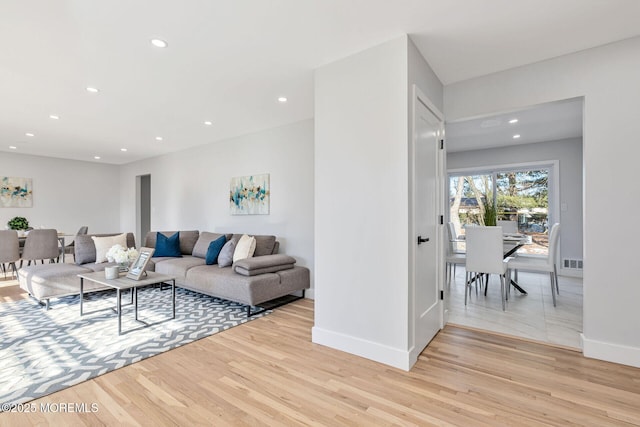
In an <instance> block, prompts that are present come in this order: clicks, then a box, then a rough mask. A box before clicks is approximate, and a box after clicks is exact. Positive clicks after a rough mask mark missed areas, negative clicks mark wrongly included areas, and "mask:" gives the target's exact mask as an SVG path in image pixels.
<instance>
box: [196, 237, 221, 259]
mask: <svg viewBox="0 0 640 427" xmlns="http://www.w3.org/2000/svg"><path fill="white" fill-rule="evenodd" d="M220 236H224V238H225V242H226V241H227V237H226V234H219V233H209V232H208V231H203V232H202V233H200V236H199V237H198V241H197V242H196V244H195V246H194V247H193V253H192V254H191V255H193V256H197V257H199V258H206V257H207V251H208V250H209V245H210V244H211V242H213V241H214V240H217V239H218V238H219V237H220Z"/></svg>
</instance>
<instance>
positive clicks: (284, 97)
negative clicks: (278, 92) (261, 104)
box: [278, 96, 287, 102]
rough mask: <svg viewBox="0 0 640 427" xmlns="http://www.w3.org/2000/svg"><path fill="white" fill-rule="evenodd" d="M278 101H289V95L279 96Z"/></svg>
mask: <svg viewBox="0 0 640 427" xmlns="http://www.w3.org/2000/svg"><path fill="white" fill-rule="evenodd" d="M278 102H287V97H286V96H281V97H279V98H278Z"/></svg>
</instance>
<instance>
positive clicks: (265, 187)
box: [229, 173, 271, 215]
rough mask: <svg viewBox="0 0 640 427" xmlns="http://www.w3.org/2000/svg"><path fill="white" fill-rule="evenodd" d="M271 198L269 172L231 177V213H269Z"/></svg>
mask: <svg viewBox="0 0 640 427" xmlns="http://www.w3.org/2000/svg"><path fill="white" fill-rule="evenodd" d="M270 198H271V195H270V185H269V174H268V173H265V174H262V175H249V176H241V177H236V178H231V186H230V189H229V208H230V212H231V215H268V214H269V201H270Z"/></svg>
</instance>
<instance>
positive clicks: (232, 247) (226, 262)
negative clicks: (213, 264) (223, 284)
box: [218, 237, 239, 267]
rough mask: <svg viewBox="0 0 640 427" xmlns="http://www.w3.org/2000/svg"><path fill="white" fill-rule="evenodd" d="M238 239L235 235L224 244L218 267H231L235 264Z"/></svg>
mask: <svg viewBox="0 0 640 427" xmlns="http://www.w3.org/2000/svg"><path fill="white" fill-rule="evenodd" d="M238 240H239V239H236V238H235V237H234V238H232V239H231V240H229V241H228V242H227V243H225V244H224V246H223V247H222V250H221V251H220V254H219V255H218V267H229V266H230V265H231V264H233V253H234V252H235V251H236V243H238Z"/></svg>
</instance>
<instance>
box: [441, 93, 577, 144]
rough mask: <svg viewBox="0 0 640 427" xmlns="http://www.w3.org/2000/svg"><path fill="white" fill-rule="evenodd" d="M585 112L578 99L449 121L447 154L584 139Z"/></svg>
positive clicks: (447, 127) (447, 125)
mask: <svg viewBox="0 0 640 427" xmlns="http://www.w3.org/2000/svg"><path fill="white" fill-rule="evenodd" d="M582 111H583V109H582V98H576V99H571V100H566V101H562V102H552V103H548V104H541V105H535V106H531V107H529V108H526V109H523V110H519V111H511V112H508V113H502V114H496V115H492V116H490V117H479V118H474V119H470V120H463V121H457V122H450V123H447V124H446V137H447V138H446V139H447V152H449V153H451V152H456V151H467V150H479V149H484V148H494V147H502V146H506V145H517V144H530V143H534V142H542V141H558V140H563V139H568V138H578V137H582ZM511 120H517V122H516V123H509V121H511ZM514 135H520V137H519V138H514Z"/></svg>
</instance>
